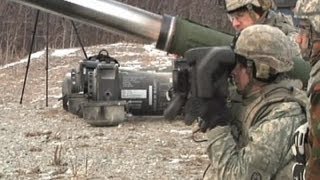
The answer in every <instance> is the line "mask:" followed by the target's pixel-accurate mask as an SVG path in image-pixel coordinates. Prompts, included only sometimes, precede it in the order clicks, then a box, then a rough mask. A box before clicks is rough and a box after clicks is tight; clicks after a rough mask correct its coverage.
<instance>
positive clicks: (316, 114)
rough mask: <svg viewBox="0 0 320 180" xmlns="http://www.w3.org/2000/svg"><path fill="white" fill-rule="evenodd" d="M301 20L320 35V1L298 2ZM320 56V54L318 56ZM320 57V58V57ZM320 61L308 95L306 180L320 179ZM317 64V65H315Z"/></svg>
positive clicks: (310, 81) (314, 65) (314, 68)
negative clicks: (308, 148)
mask: <svg viewBox="0 0 320 180" xmlns="http://www.w3.org/2000/svg"><path fill="white" fill-rule="evenodd" d="M294 13H295V16H296V17H297V18H299V19H307V20H309V21H310V23H311V26H312V28H313V29H314V30H315V31H316V32H318V33H320V1H319V0H298V1H297V4H296V7H295V9H294ZM318 55H319V56H320V54H318ZM319 56H318V57H319ZM319 60H320V59H318V60H317V59H315V61H313V62H311V63H312V69H311V72H310V79H309V82H308V88H307V93H308V96H309V100H310V108H309V109H310V114H311V119H310V121H309V137H308V140H309V142H310V143H309V144H310V146H311V148H310V149H311V150H310V152H308V153H309V157H308V158H307V168H306V179H308V180H318V179H320V111H319V110H320V88H319V87H320V72H319V70H320V62H319ZM314 62H315V63H314Z"/></svg>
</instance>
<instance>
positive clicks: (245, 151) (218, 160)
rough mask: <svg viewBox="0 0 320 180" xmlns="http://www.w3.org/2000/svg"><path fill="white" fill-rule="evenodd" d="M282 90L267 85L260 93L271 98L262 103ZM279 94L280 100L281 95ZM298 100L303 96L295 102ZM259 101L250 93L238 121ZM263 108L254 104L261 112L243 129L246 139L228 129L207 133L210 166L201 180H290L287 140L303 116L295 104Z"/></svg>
mask: <svg viewBox="0 0 320 180" xmlns="http://www.w3.org/2000/svg"><path fill="white" fill-rule="evenodd" d="M284 86H285V84H284V85H282V84H281V83H280V84H279V85H277V86H275V85H274V84H271V85H267V86H266V87H265V88H266V89H268V90H267V91H265V92H264V90H266V89H264V90H263V92H264V93H263V94H269V95H270V94H272V95H270V96H269V98H266V99H265V101H268V100H272V99H273V98H274V95H277V94H278V93H279V91H277V90H278V89H279V87H284ZM260 92H262V91H260ZM280 92H281V94H280V95H281V96H282V95H283V93H284V92H283V91H280ZM285 92H290V91H285ZM278 95H279V94H278ZM288 95H289V94H288ZM302 96H303V93H301V94H300V95H299V98H300V97H302ZM259 97H264V95H262V94H260V93H258V94H257V93H256V94H254V93H253V94H252V95H251V96H249V97H247V98H246V100H245V102H244V106H245V108H244V111H243V116H242V117H245V116H247V115H250V113H251V112H252V110H251V109H252V108H251V105H252V103H256V102H262V101H257V100H258V99H259ZM304 98H306V96H305V95H304ZM266 104H268V105H266V106H259V103H258V104H254V105H255V106H259V107H261V108H259V109H258V111H256V112H257V114H256V116H254V117H255V118H254V119H253V120H252V122H253V124H251V125H243V130H244V131H246V134H247V136H241V135H240V136H239V137H234V135H233V133H232V128H231V127H230V126H224V127H221V126H219V127H217V128H214V129H212V130H211V131H209V132H208V139H209V146H208V149H207V151H208V154H209V158H210V160H211V166H210V168H209V170H208V171H207V173H206V175H205V178H204V179H222V180H238V179H256V180H262V179H276V180H278V179H279V180H280V179H281V180H282V179H291V167H292V163H293V155H292V152H291V151H290V147H291V143H290V139H292V138H293V136H294V130H295V129H296V128H297V127H299V126H300V125H301V124H303V123H304V122H305V121H306V115H305V113H304V109H303V108H302V107H301V105H300V104H299V103H298V102H294V101H291V102H274V103H270V104H269V103H266ZM246 107H248V108H246ZM246 126H248V127H246ZM243 130H241V131H243ZM243 142H245V143H243Z"/></svg>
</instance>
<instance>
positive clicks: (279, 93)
mask: <svg viewBox="0 0 320 180" xmlns="http://www.w3.org/2000/svg"><path fill="white" fill-rule="evenodd" d="M301 88H302V84H301V82H300V81H293V80H285V81H281V82H280V83H277V84H273V85H268V86H267V87H266V88H265V89H264V90H263V91H262V92H261V94H260V96H259V97H258V98H256V99H255V100H253V101H252V102H251V103H250V104H248V105H247V106H245V107H244V109H243V112H242V114H241V115H240V116H241V117H240V118H241V120H242V127H241V130H240V134H239V138H238V144H239V148H242V147H244V146H246V145H247V144H248V142H249V141H250V137H249V136H248V129H249V128H250V127H251V126H253V125H254V124H256V123H258V122H259V120H260V118H262V117H263V115H265V114H267V113H268V110H269V111H270V110H272V108H273V107H274V105H276V104H278V103H283V102H297V103H299V105H300V106H301V107H302V108H303V109H304V111H305V113H306V116H307V118H308V117H309V113H308V111H306V110H307V105H308V99H307V98H306V96H305V92H303V91H302V90H300V89H301ZM291 142H292V141H291V140H288V143H291ZM287 156H288V158H290V159H291V160H290V161H289V164H283V167H282V169H280V170H279V171H278V173H277V174H276V177H274V179H283V178H287V177H291V168H292V166H293V163H294V161H293V157H289V156H290V154H288V155H287Z"/></svg>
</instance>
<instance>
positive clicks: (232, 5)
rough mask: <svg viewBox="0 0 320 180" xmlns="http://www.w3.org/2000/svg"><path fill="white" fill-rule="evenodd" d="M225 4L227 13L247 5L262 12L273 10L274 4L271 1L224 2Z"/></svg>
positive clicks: (233, 0) (240, 0)
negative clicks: (258, 8) (259, 8)
mask: <svg viewBox="0 0 320 180" xmlns="http://www.w3.org/2000/svg"><path fill="white" fill-rule="evenodd" d="M225 3H226V9H227V11H228V12H230V11H234V10H236V9H238V8H241V7H244V6H247V5H249V4H252V5H254V6H256V7H261V8H262V9H264V10H268V9H271V8H275V3H274V1H273V0H225Z"/></svg>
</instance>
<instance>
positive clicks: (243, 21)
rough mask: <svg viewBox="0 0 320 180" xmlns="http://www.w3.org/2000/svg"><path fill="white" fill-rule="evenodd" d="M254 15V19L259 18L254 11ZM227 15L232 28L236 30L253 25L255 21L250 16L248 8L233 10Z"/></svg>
mask: <svg viewBox="0 0 320 180" xmlns="http://www.w3.org/2000/svg"><path fill="white" fill-rule="evenodd" d="M251 14H252V13H251ZM254 16H256V19H259V15H258V14H256V13H254ZM228 17H229V20H230V21H231V23H232V26H233V28H234V29H235V30H236V31H237V32H240V31H242V30H243V29H244V28H246V27H249V26H251V25H254V24H255V23H256V21H255V20H254V19H253V18H252V16H251V15H250V12H249V11H248V10H240V11H234V12H232V13H229V14H228Z"/></svg>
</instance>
